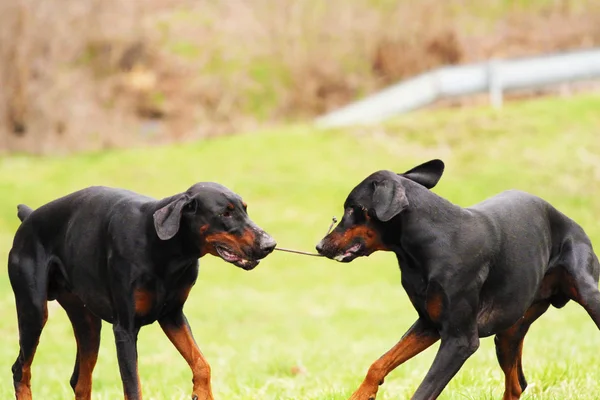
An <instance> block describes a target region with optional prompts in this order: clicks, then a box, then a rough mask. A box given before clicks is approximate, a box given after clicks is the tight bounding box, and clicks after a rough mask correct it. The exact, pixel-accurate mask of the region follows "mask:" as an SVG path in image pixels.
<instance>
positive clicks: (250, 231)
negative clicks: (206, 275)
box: [154, 182, 277, 270]
mask: <svg viewBox="0 0 600 400" xmlns="http://www.w3.org/2000/svg"><path fill="white" fill-rule="evenodd" d="M154 228H155V229H156V233H157V235H158V237H159V238H160V239H161V240H169V239H171V238H173V237H174V236H175V235H177V234H178V233H180V235H182V240H185V241H186V242H187V243H192V244H193V246H197V248H198V250H199V253H200V257H202V256H203V255H205V254H207V253H208V254H212V255H214V256H217V257H221V258H222V259H223V260H225V261H227V262H230V263H232V264H234V265H236V266H238V267H240V268H243V269H245V270H251V269H253V268H254V267H256V266H257V265H258V263H259V260H260V259H262V258H264V257H266V256H267V255H268V254H269V253H271V252H272V251H273V249H275V246H276V245H277V243H276V242H275V240H274V239H273V238H272V237H271V236H269V235H268V234H267V233H266V232H265V231H264V230H262V229H261V228H259V227H258V226H257V225H256V224H255V223H254V222H253V221H252V220H251V219H250V217H249V216H248V213H247V206H246V203H244V202H243V201H242V199H241V197H240V196H238V195H237V194H235V193H233V192H232V191H231V190H229V189H227V188H226V187H224V186H222V185H219V184H217V183H210V182H208V183H197V184H195V185H194V186H192V187H191V188H189V189H188V190H187V192H185V193H182V194H181V195H178V196H175V197H174V198H172V199H171V200H170V202H169V203H168V204H166V205H165V206H163V207H161V208H160V209H158V210H157V211H156V212H155V213H154Z"/></svg>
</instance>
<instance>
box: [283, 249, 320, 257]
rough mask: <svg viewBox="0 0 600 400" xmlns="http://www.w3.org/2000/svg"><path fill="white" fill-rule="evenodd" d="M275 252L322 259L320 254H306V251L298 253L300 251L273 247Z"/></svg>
mask: <svg viewBox="0 0 600 400" xmlns="http://www.w3.org/2000/svg"><path fill="white" fill-rule="evenodd" d="M275 250H279V251H287V252H288V253H295V254H302V255H305V256H314V257H323V256H322V255H321V254H317V253H308V252H306V251H300V250H292V249H284V248H283V247H275Z"/></svg>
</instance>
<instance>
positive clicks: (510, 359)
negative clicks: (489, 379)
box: [494, 301, 550, 400]
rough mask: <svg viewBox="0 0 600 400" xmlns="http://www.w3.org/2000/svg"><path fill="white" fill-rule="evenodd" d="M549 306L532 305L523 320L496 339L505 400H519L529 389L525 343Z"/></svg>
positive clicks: (544, 304) (542, 304)
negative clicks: (524, 366)
mask: <svg viewBox="0 0 600 400" xmlns="http://www.w3.org/2000/svg"><path fill="white" fill-rule="evenodd" d="M549 306H550V303H549V302H546V301H544V302H541V303H536V304H534V305H532V306H531V307H529V309H528V310H527V311H526V312H525V315H524V316H523V318H521V319H519V321H518V322H517V323H515V324H514V325H513V326H511V327H510V328H508V329H507V330H505V331H503V332H501V333H499V334H497V335H496V337H495V338H494V343H495V344H496V356H497V357H498V363H499V364H500V367H501V368H502V371H503V372H504V386H505V389H504V397H503V398H502V399H503V400H517V399H519V398H520V397H521V393H523V391H524V390H525V388H526V387H527V380H526V379H525V375H524V374H523V366H522V364H521V357H522V353H523V341H524V339H525V335H526V334H527V331H528V330H529V327H530V326H531V324H532V323H533V322H534V321H535V320H536V319H538V318H539V317H540V316H541V315H542V314H543V313H545V312H546V310H547V309H548V307H549Z"/></svg>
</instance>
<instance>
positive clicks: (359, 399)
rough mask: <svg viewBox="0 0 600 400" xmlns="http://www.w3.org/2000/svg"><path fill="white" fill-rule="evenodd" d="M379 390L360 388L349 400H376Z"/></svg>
mask: <svg viewBox="0 0 600 400" xmlns="http://www.w3.org/2000/svg"><path fill="white" fill-rule="evenodd" d="M376 397H377V389H372V388H365V387H362V386H361V387H360V388H358V389H357V390H356V392H354V393H353V394H352V396H351V397H350V399H348V400H375V398H376Z"/></svg>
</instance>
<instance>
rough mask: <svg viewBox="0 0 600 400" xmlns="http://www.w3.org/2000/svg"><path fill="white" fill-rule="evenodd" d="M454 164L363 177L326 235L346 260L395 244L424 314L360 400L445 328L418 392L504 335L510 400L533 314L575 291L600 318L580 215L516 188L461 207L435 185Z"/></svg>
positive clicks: (517, 390) (499, 348)
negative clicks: (483, 339)
mask: <svg viewBox="0 0 600 400" xmlns="http://www.w3.org/2000/svg"><path fill="white" fill-rule="evenodd" d="M443 171H444V163H443V162H442V161H440V160H432V161H429V162H426V163H424V164H422V165H419V166H417V167H415V168H413V169H411V170H410V171H407V172H405V173H402V174H396V173H394V172H391V171H378V172H375V173H373V174H372V175H370V176H369V177H367V178H366V179H365V180H363V181H362V182H361V183H360V184H359V185H358V186H356V187H355V188H354V189H353V190H352V191H351V193H350V195H349V196H348V198H347V199H346V202H345V204H344V216H343V218H342V220H341V221H340V223H339V225H338V226H337V227H336V228H335V229H334V230H333V231H332V232H331V233H330V234H328V235H327V236H326V237H325V238H324V239H323V240H322V241H321V242H320V243H319V244H318V245H317V251H318V252H319V253H321V254H322V255H325V256H327V257H329V258H332V259H335V260H337V261H341V262H350V261H352V260H354V259H355V258H356V257H359V256H368V255H369V254H371V253H373V252H375V251H378V250H385V251H392V252H394V253H395V254H396V257H397V259H398V262H399V264H400V270H401V275H402V285H403V287H404V289H405V290H406V292H407V294H408V297H409V298H410V301H411V302H412V305H413V306H414V308H415V309H416V311H417V313H418V319H417V321H416V322H415V323H414V325H413V326H412V327H411V328H410V329H409V330H408V332H406V334H405V335H404V336H403V337H402V339H401V340H400V341H399V342H398V344H396V345H395V346H394V347H393V348H392V349H391V350H389V351H388V352H387V353H386V354H384V355H383V356H382V357H381V358H379V359H378V360H377V361H375V362H374V363H373V364H372V365H371V367H370V368H369V371H368V373H367V375H366V377H365V379H364V381H363V382H362V384H361V385H360V387H359V388H358V389H357V390H356V391H355V392H354V394H353V395H352V397H351V399H352V400H368V399H374V398H375V396H376V394H377V390H378V387H379V385H380V384H382V383H383V380H384V378H385V377H386V375H388V374H389V373H390V371H392V370H393V369H394V368H396V367H398V366H399V365H400V364H402V363H403V362H405V361H406V360H408V359H410V358H411V357H413V356H415V355H417V354H418V353H420V352H421V351H423V350H425V349H426V348H428V347H429V346H431V345H432V344H434V343H435V342H437V341H438V340H439V339H441V344H440V347H439V349H438V352H437V355H436V357H435V360H434V361H433V365H432V366H431V368H430V369H429V372H428V373H427V375H426V376H425V378H424V380H423V381H422V383H421V384H420V385H419V387H418V389H417V390H416V392H415V394H414V395H413V397H412V398H413V399H416V400H429V399H435V398H437V397H438V396H439V394H440V393H441V392H442V390H443V389H444V388H445V387H446V385H447V384H448V382H449V381H450V380H451V379H452V377H453V376H454V375H455V374H456V373H457V372H458V370H459V369H460V368H461V367H462V365H463V364H464V362H465V361H466V360H467V358H469V356H471V355H472V354H473V353H474V352H475V351H476V350H477V348H478V347H479V338H481V337H487V336H491V335H495V344H496V352H497V356H498V362H499V363H500V367H501V368H502V370H503V371H504V375H505V391H504V400H515V399H519V398H520V397H521V393H522V392H523V390H525V387H526V386H527V382H526V380H525V376H524V375H523V368H522V365H521V353H522V350H523V339H524V337H525V334H526V333H527V330H528V329H529V327H530V325H531V324H532V323H533V322H534V321H535V320H536V319H537V318H539V317H540V316H541V315H542V314H543V313H544V312H545V311H546V310H547V309H548V307H549V306H550V305H552V306H554V307H557V308H561V307H563V306H564V305H565V304H566V303H567V302H568V301H569V300H575V301H576V302H577V303H579V304H580V305H581V306H583V307H584V308H585V310H586V311H587V312H588V314H589V315H590V316H591V317H592V319H593V320H594V322H595V323H596V325H597V326H598V327H600V292H599V291H598V275H599V273H600V265H599V263H598V259H597V257H596V255H595V254H594V251H593V249H592V244H591V242H590V239H589V238H588V236H587V235H586V233H585V232H584V231H583V229H582V228H581V226H579V225H578V224H577V223H575V222H574V221H573V220H572V219H570V218H568V217H567V216H565V215H564V214H562V213H561V212H560V211H558V210H557V209H556V208H554V207H553V206H552V205H550V204H549V203H548V202H546V201H544V200H542V199H540V198H539V197H536V196H533V195H531V194H527V193H524V192H520V191H515V190H511V191H507V192H503V193H501V194H499V195H497V196H494V197H492V198H490V199H488V200H485V201H483V202H481V203H479V204H476V205H475V206H473V207H469V208H462V207H459V206H457V205H454V204H452V203H451V202H449V201H447V200H445V199H443V198H442V197H440V196H438V195H436V194H435V193H433V192H432V191H431V190H430V189H431V188H433V187H434V186H435V185H436V184H437V182H438V181H439V179H440V178H441V176H442V173H443Z"/></svg>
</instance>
